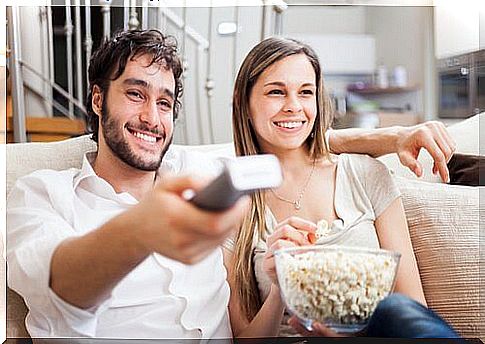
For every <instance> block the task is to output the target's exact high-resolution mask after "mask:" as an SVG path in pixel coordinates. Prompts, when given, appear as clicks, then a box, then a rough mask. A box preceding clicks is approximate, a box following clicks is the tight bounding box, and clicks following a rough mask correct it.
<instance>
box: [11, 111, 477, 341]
mask: <svg viewBox="0 0 485 344" xmlns="http://www.w3.org/2000/svg"><path fill="white" fill-rule="evenodd" d="M480 125H481V126H482V130H485V128H484V127H483V126H484V125H485V113H482V114H480V115H476V116H474V117H472V118H470V119H468V120H465V121H463V122H461V123H458V124H456V125H453V126H451V127H449V131H450V133H451V135H452V136H453V138H454V139H455V141H456V142H457V151H458V152H461V153H468V154H479V152H482V154H483V152H485V149H484V147H479V132H480V129H479V127H480ZM484 132H485V131H484ZM482 144H484V142H482ZM95 148H96V147H95V144H94V143H93V142H92V141H91V140H90V139H89V137H88V136H81V137H78V138H73V139H69V140H65V141H60V142H54V143H24V144H8V145H7V150H6V157H7V183H6V186H7V192H8V191H9V190H10V189H11V188H12V186H13V185H14V183H15V181H16V180H17V178H19V177H21V176H23V175H25V174H28V173H30V172H32V171H34V170H37V169H41V168H52V169H66V168H69V167H79V166H80V165H81V158H82V155H83V154H84V152H86V151H89V150H94V149H95ZM480 148H481V149H480ZM171 149H174V150H176V149H181V150H184V149H192V150H200V151H205V152H207V153H208V154H210V155H213V156H230V155H233V154H234V150H233V148H232V145H231V144H218V145H206V146H190V147H189V146H180V145H173V147H172V148H171ZM381 161H383V162H384V163H385V164H386V165H387V166H388V168H389V169H390V171H391V174H393V176H394V179H395V181H396V183H397V185H398V186H399V188H400V190H401V193H402V197H403V203H404V207H405V211H406V217H407V220H408V225H409V230H410V234H411V239H412V244H413V248H414V252H415V255H416V258H417V262H418V267H419V270H420V275H421V279H422V283H423V288H424V292H425V296H426V299H427V301H428V305H429V307H431V308H432V309H434V310H435V311H436V312H437V313H439V314H440V315H441V316H443V317H444V318H445V319H446V320H447V321H448V322H450V323H451V324H452V325H453V326H454V327H455V329H456V330H457V331H458V332H459V333H460V334H462V335H463V336H465V337H467V338H481V339H482V340H485V320H484V318H485V309H484V307H485V305H484V304H483V302H482V304H480V300H482V301H483V300H485V298H484V296H485V294H484V293H485V285H484V282H485V269H483V263H484V262H485V245H484V244H485V233H484V224H483V222H480V221H481V218H482V219H484V218H485V217H484V216H483V213H482V216H481V217H480V211H482V212H483V211H484V209H483V207H480V204H482V205H483V204H485V203H484V202H483V201H484V200H485V199H484V197H485V188H484V187H466V186H453V185H447V184H443V183H441V182H440V180H439V179H438V177H436V176H434V175H433V174H432V173H431V172H430V171H431V164H432V161H431V158H430V156H429V155H427V154H424V153H423V154H421V155H420V161H421V162H422V164H423V166H424V167H425V175H424V176H423V178H422V179H421V180H418V179H417V178H416V177H415V176H414V175H413V174H412V173H410V172H409V171H408V170H407V169H406V168H404V167H402V166H401V165H400V164H399V161H398V159H397V157H396V156H395V155H388V156H385V157H382V158H381ZM480 197H482V202H480ZM7 237H8V234H7ZM480 240H481V241H480ZM7 244H8V241H7ZM480 246H481V247H482V250H480ZM480 263H481V265H482V269H480ZM480 277H481V278H480ZM7 289H8V288H7ZM25 315H26V308H25V304H24V302H23V300H22V298H21V297H20V296H19V295H17V294H16V293H15V292H14V291H12V290H10V289H8V290H7V337H8V338H14V337H27V336H28V333H27V332H26V329H25V325H24V321H25Z"/></svg>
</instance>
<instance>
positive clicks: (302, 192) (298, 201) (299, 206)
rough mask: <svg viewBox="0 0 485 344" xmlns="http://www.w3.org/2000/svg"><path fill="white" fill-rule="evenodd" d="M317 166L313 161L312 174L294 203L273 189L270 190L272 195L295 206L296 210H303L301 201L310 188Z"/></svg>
mask: <svg viewBox="0 0 485 344" xmlns="http://www.w3.org/2000/svg"><path fill="white" fill-rule="evenodd" d="M315 164H316V163H315V160H313V164H312V169H311V170H310V174H309V175H308V177H307V179H306V181H305V184H304V185H303V188H302V189H301V191H300V193H299V194H298V197H297V198H296V199H295V200H294V201H292V200H291V199H288V198H284V197H281V196H280V195H278V194H277V193H276V191H274V190H273V189H270V191H271V193H272V194H273V195H274V196H275V197H276V198H277V199H279V200H280V201H283V202H286V203H290V204H293V206H294V207H295V209H296V210H300V209H301V200H302V198H303V195H304V194H305V191H306V189H307V187H308V184H310V179H312V175H313V171H314V170H315Z"/></svg>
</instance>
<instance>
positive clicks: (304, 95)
mask: <svg viewBox="0 0 485 344" xmlns="http://www.w3.org/2000/svg"><path fill="white" fill-rule="evenodd" d="M315 79H316V78H315V71H314V69H313V67H312V65H311V63H310V61H309V60H308V58H307V57H306V55H304V54H297V55H291V56H288V57H285V58H284V59H282V60H279V61H277V62H275V63H274V64H272V65H271V66H269V67H268V68H267V69H266V70H265V71H264V72H263V73H261V75H260V76H259V78H258V79H257V80H256V83H255V84H254V86H253V89H252V90H251V93H250V97H249V110H250V118H251V122H252V125H253V127H254V130H255V132H256V136H257V138H258V142H259V145H260V147H261V148H262V149H263V151H264V152H267V153H277V152H280V151H284V150H294V149H302V147H303V143H304V142H305V140H306V139H307V137H308V135H310V132H311V130H312V128H313V124H314V122H315V117H316V114H317V96H316V95H317V87H316V80H315Z"/></svg>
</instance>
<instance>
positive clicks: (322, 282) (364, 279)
mask: <svg viewBox="0 0 485 344" xmlns="http://www.w3.org/2000/svg"><path fill="white" fill-rule="evenodd" d="M278 260H280V261H279V262H278V263H277V264H278V276H279V282H280V287H281V290H282V292H283V295H284V297H285V300H286V303H287V305H288V306H289V308H290V310H291V311H293V312H295V313H296V314H297V315H298V316H299V317H301V318H305V319H312V320H316V321H320V322H328V321H330V322H334V323H340V324H357V323H363V322H365V321H366V320H367V319H368V318H369V317H370V315H371V314H372V312H373V311H374V309H375V308H376V306H377V304H378V303H379V302H380V301H381V300H382V299H383V298H384V297H386V296H387V295H388V294H389V292H390V291H391V289H392V286H393V283H394V276H395V271H396V266H397V260H394V258H393V257H392V256H388V255H375V254H368V253H360V252H352V253H350V254H349V253H345V252H344V251H343V250H341V249H336V250H322V251H313V250H310V251H308V252H304V253H301V254H296V255H291V254H290V253H286V252H282V253H281V254H280V255H279V257H278Z"/></svg>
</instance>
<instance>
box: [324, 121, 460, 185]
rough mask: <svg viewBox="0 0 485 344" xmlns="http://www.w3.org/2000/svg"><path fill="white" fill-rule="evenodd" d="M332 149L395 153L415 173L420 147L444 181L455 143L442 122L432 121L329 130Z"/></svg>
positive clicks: (418, 170)
mask: <svg viewBox="0 0 485 344" xmlns="http://www.w3.org/2000/svg"><path fill="white" fill-rule="evenodd" d="M329 146H330V150H331V151H332V153H336V154H339V153H361V154H369V155H371V156H373V157H379V156H382V155H386V154H390V153H397V155H398V156H399V160H400V161H401V163H402V164H403V165H404V166H407V167H408V168H409V169H410V170H411V171H413V172H414V174H416V175H417V176H418V177H421V176H422V174H423V167H422V166H421V164H420V163H419V161H418V155H419V152H420V150H421V148H424V149H426V150H427V151H428V152H429V154H430V155H431V156H432V157H433V160H434V165H433V173H435V174H436V173H438V172H439V174H440V176H441V179H442V180H443V181H444V182H448V181H449V172H448V167H447V165H446V164H447V162H448V161H449V160H450V158H451V156H452V155H453V153H454V151H455V149H456V144H455V142H454V140H453V139H452V138H451V136H450V134H449V133H448V131H447V130H446V127H445V126H444V125H443V123H440V122H436V121H431V122H426V123H422V124H418V125H415V126H411V127H399V126H395V127H389V128H380V129H341V130H331V131H330V132H329Z"/></svg>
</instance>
